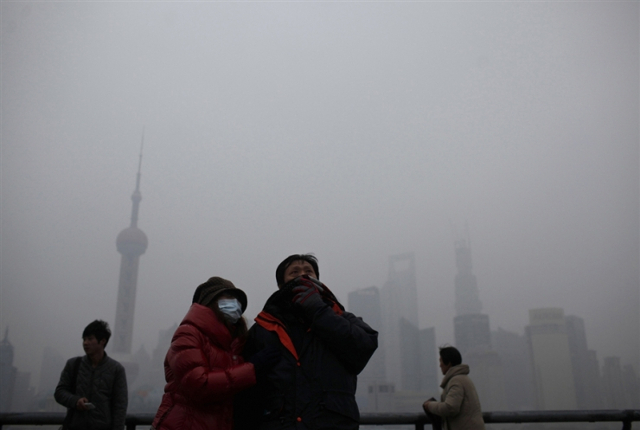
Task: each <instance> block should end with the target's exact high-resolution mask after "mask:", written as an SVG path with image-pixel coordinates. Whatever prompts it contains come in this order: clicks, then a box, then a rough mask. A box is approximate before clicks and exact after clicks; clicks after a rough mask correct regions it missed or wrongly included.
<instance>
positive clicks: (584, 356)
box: [564, 315, 604, 409]
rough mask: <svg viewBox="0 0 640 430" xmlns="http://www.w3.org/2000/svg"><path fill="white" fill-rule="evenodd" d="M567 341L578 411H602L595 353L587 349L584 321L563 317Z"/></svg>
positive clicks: (571, 316)
mask: <svg viewBox="0 0 640 430" xmlns="http://www.w3.org/2000/svg"><path fill="white" fill-rule="evenodd" d="M564 322H565V326H566V328H567V338H568V340H569V352H570V354H571V365H572V369H573V381H574V386H575V390H576V401H577V405H578V408H579V409H602V408H603V404H604V402H603V396H602V387H601V385H602V384H601V381H600V379H601V378H600V368H599V365H598V359H597V356H596V352H595V351H594V350H590V349H589V348H588V347H587V332H586V330H585V326H584V320H583V319H582V318H580V317H577V316H575V315H567V316H565V317H564Z"/></svg>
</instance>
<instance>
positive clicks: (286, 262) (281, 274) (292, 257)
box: [276, 254, 320, 287]
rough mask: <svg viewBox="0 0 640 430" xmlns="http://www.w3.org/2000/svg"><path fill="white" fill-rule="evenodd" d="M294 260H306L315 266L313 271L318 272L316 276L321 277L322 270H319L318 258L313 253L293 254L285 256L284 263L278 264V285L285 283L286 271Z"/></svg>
mask: <svg viewBox="0 0 640 430" xmlns="http://www.w3.org/2000/svg"><path fill="white" fill-rule="evenodd" d="M294 261H306V262H307V263H309V264H311V267H313V271H314V272H316V276H317V277H318V279H320V270H318V259H317V258H316V257H315V256H313V255H311V254H293V255H290V256H288V257H287V258H285V259H284V260H283V261H282V263H280V264H279V265H278V268H277V269H276V282H277V283H278V286H279V287H280V286H282V284H284V272H285V270H287V267H289V266H290V265H291V263H293V262H294Z"/></svg>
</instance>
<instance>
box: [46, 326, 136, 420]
mask: <svg viewBox="0 0 640 430" xmlns="http://www.w3.org/2000/svg"><path fill="white" fill-rule="evenodd" d="M110 337H111V330H110V329H109V324H107V323H106V322H105V321H102V320H95V321H93V322H92V323H90V324H89V325H88V326H87V327H85V329H84V331H83V332H82V348H83V349H84V352H85V354H86V355H84V356H82V357H75V358H70V359H69V360H68V361H67V364H66V365H65V366H64V369H63V370H62V374H61V375H60V381H59V382H58V385H57V387H56V391H55V393H54V398H55V399H56V402H58V403H60V404H61V405H62V406H66V407H67V408H68V409H72V410H73V412H72V413H68V417H69V418H68V421H67V420H65V426H66V427H65V428H66V429H67V430H85V429H92V430H122V429H124V421H125V417H126V415H127V403H128V397H127V376H126V374H125V371H124V367H123V366H122V365H121V364H120V363H118V362H117V361H116V360H114V359H112V358H111V357H109V356H107V353H106V352H105V350H104V348H105V347H106V346H107V343H108V342H109V338H110Z"/></svg>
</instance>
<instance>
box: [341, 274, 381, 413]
mask: <svg viewBox="0 0 640 430" xmlns="http://www.w3.org/2000/svg"><path fill="white" fill-rule="evenodd" d="M348 308H349V312H351V313H353V314H354V315H357V316H359V317H360V318H362V319H363V320H364V321H366V322H367V324H368V325H369V326H370V327H371V328H373V329H374V330H377V331H378V332H379V331H380V330H381V328H382V315H381V311H380V289H379V288H378V287H375V286H373V287H368V288H363V289H360V290H356V291H352V292H350V293H349V298H348ZM383 382H386V375H385V369H384V348H378V349H377V350H376V352H375V353H374V354H373V356H372V357H371V358H370V359H369V362H368V363H367V366H366V367H365V368H364V369H363V370H362V372H361V373H360V374H359V375H358V387H357V391H356V400H357V401H358V405H359V406H360V408H361V409H362V410H367V411H369V410H370V411H373V412H375V411H376V410H377V409H376V406H377V405H376V404H375V401H374V402H372V403H373V404H371V405H368V399H369V397H370V396H369V390H370V388H371V387H376V386H377V385H378V384H380V383H383Z"/></svg>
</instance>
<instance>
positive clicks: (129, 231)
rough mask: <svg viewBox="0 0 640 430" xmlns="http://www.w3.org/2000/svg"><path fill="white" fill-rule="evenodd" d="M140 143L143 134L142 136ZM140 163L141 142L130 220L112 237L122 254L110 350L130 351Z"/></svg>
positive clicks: (139, 239)
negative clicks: (114, 238) (128, 223)
mask: <svg viewBox="0 0 640 430" xmlns="http://www.w3.org/2000/svg"><path fill="white" fill-rule="evenodd" d="M142 141H143V143H144V135H143V139H142ZM141 167H142V144H141V146H140V159H139V162H138V174H137V176H136V189H135V191H134V192H133V195H132V196H131V200H132V201H133V206H132V209H131V224H130V225H129V227H127V228H125V229H124V230H122V231H121V232H120V234H119V235H118V238H117V239H116V246H117V249H118V252H119V253H120V254H121V255H122V258H121V260H120V280H119V283H118V303H117V308H116V321H115V328H114V333H113V352H116V353H123V354H131V342H132V338H133V314H134V310H135V304H136V287H137V283H138V264H139V261H140V256H141V255H142V254H144V252H145V251H146V250H147V245H148V240H147V235H145V234H144V232H143V231H142V230H140V229H139V228H138V211H139V209H140V201H141V200H142V194H140V168H141Z"/></svg>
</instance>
